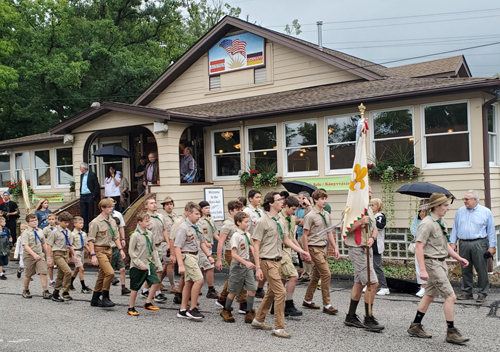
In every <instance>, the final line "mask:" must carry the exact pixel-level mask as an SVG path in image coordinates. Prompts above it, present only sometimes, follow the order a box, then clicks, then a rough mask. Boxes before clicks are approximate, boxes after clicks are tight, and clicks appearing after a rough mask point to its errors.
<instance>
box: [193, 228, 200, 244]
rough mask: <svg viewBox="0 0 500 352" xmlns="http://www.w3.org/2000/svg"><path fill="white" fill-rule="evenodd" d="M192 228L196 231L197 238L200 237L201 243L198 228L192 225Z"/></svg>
mask: <svg viewBox="0 0 500 352" xmlns="http://www.w3.org/2000/svg"><path fill="white" fill-rule="evenodd" d="M191 227H192V228H193V229H194V230H195V231H196V237H198V241H201V239H200V236H199V235H198V233H199V234H200V235H201V232H200V230H198V226H196V225H191Z"/></svg>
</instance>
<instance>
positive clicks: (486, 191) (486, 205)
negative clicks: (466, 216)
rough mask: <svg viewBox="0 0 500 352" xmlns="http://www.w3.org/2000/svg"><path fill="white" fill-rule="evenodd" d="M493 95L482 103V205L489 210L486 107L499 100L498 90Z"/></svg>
mask: <svg viewBox="0 0 500 352" xmlns="http://www.w3.org/2000/svg"><path fill="white" fill-rule="evenodd" d="M494 94H495V97H494V98H493V99H490V100H488V101H487V102H485V103H484V104H483V168H484V206H485V207H487V208H488V209H490V210H491V176H490V145H489V144H490V140H489V137H488V109H489V108H490V106H491V105H493V104H494V103H496V102H497V101H499V100H500V90H496V91H495V93H494Z"/></svg>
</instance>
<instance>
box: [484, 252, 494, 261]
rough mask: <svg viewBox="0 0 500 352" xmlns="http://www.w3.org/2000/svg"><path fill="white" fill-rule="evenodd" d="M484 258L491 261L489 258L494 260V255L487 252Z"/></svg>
mask: <svg viewBox="0 0 500 352" xmlns="http://www.w3.org/2000/svg"><path fill="white" fill-rule="evenodd" d="M484 257H485V258H486V259H489V258H493V255H492V254H491V253H490V252H486V253H484Z"/></svg>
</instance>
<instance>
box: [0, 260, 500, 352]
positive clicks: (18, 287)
mask: <svg viewBox="0 0 500 352" xmlns="http://www.w3.org/2000/svg"><path fill="white" fill-rule="evenodd" d="M14 265H15V264H11V265H9V266H7V267H6V268H5V270H6V275H7V277H8V280H5V281H0V317H1V321H2V324H1V328H0V351H36V352H42V351H51V352H52V351H125V350H130V351H145V350H150V351H160V350H161V351H165V350H167V351H172V350H174V349H175V350H177V351H207V350H216V351H242V352H244V351H285V350H292V349H293V350H306V351H326V350H337V351H346V352H348V351H367V350H374V351H398V352H404V351H431V350H439V351H456V350H457V349H459V348H461V347H459V346H453V345H450V344H447V343H446V342H444V338H445V335H446V323H445V321H444V316H443V312H442V306H443V305H442V302H443V300H442V299H438V300H437V301H436V303H434V304H433V305H431V307H430V309H429V311H428V313H427V314H426V316H425V318H424V321H423V324H424V326H425V328H426V330H427V332H428V333H431V334H432V335H433V336H434V337H433V338H432V339H417V338H411V337H409V336H408V334H407V333H406V329H407V328H408V326H409V325H410V322H411V321H412V320H413V318H414V316H415V312H416V307H417V304H418V302H419V299H418V298H417V297H415V296H411V295H408V294H399V293H394V292H392V293H391V294H390V295H388V296H382V297H379V296H377V298H376V300H375V305H374V315H375V316H376V317H377V318H378V320H379V322H380V323H381V324H384V325H385V326H386V329H385V330H384V332H382V333H371V332H367V331H364V330H360V329H355V328H349V327H347V326H345V325H344V324H343V320H344V317H345V313H346V312H347V309H348V305H349V299H350V298H349V297H350V296H349V293H350V288H351V286H352V282H350V281H333V282H332V284H331V297H332V305H333V306H334V307H336V308H338V309H339V315H338V316H329V315H326V314H323V313H322V312H321V311H314V310H306V309H302V308H300V305H301V301H302V298H303V297H304V294H305V291H306V286H305V285H299V286H298V287H297V289H296V292H295V304H296V306H297V307H298V308H299V309H301V310H303V312H304V315H303V316H302V317H300V318H287V320H286V330H287V331H288V332H289V333H291V334H292V338H291V339H279V338H276V337H274V336H271V334H270V332H268V331H260V330H254V329H252V328H251V327H250V326H249V324H245V323H244V319H243V316H242V315H238V316H237V317H236V323H235V324H227V323H224V322H223V321H222V318H221V317H220V316H219V312H220V310H219V309H218V308H217V307H216V306H215V302H214V300H213V299H207V298H205V297H204V296H202V297H200V304H201V307H200V310H201V312H202V313H203V314H205V319H204V320H203V321H196V322H195V321H191V320H183V319H178V318H177V317H176V312H177V309H178V308H179V306H178V305H175V304H173V303H172V298H173V295H170V294H168V295H167V296H168V301H167V302H166V303H165V304H157V305H158V306H160V307H161V308H162V309H161V310H159V311H157V312H151V311H144V310H143V309H142V307H141V306H142V305H143V304H144V300H143V299H142V298H138V299H137V303H136V308H137V310H138V311H139V312H140V316H138V317H131V316H128V315H127V314H126V311H127V307H128V299H129V298H128V296H121V295H120V287H115V286H113V287H112V289H111V299H112V300H113V301H114V302H115V303H116V306H115V307H114V308H107V309H103V308H96V307H90V305H89V301H90V298H91V295H86V294H83V293H80V292H79V287H80V285H79V282H78V281H76V282H75V283H76V286H77V291H73V292H72V295H73V297H74V300H73V301H69V302H64V303H56V302H52V301H50V300H43V299H42V297H41V288H40V283H39V280H38V278H35V280H34V281H33V282H32V284H31V293H32V295H33V298H32V299H23V298H22V295H21V293H22V280H21V279H17V277H16V275H15V267H14ZM226 275H227V274H225V273H217V274H216V275H215V279H216V288H217V289H218V290H220V289H221V288H222V285H223V283H224V280H225V279H226ZM85 277H86V283H87V285H88V286H89V287H93V284H94V283H95V280H96V278H97V272H96V271H87V272H86V274H85ZM165 281H167V280H165ZM127 283H128V277H127ZM165 285H166V286H168V284H167V283H166V284H165ZM202 292H203V293H204V294H206V292H207V288H206V286H204V287H203V290H202ZM314 301H315V303H316V304H318V305H320V304H321V293H320V291H317V292H316V294H315V297H314ZM259 304H260V300H259V299H257V300H256V306H257V307H258V305H259ZM499 305H500V290H499V289H493V290H492V291H491V292H490V295H489V296H488V299H487V301H486V302H485V303H484V304H482V305H481V304H477V303H475V301H466V302H465V303H462V302H459V303H457V304H456V306H455V314H456V319H455V321H456V324H455V325H456V326H457V327H458V328H459V329H460V330H461V331H462V333H463V334H464V335H467V336H468V337H470V339H471V341H470V342H469V343H468V347H469V348H470V349H471V350H472V351H483V350H484V351H486V350H488V351H500V337H498V329H499V328H500V320H499V318H500V312H497V308H498V307H499ZM234 306H236V303H235V304H234ZM362 309H364V307H363V303H362V302H361V304H360V307H359V308H358V313H359V315H360V316H363V315H364V312H363V310H362ZM266 322H267V323H268V324H272V323H273V321H272V316H268V318H267V320H266Z"/></svg>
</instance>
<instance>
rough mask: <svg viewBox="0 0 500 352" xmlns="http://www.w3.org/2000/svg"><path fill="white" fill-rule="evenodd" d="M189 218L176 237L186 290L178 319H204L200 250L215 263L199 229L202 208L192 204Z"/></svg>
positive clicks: (176, 247)
mask: <svg viewBox="0 0 500 352" xmlns="http://www.w3.org/2000/svg"><path fill="white" fill-rule="evenodd" d="M188 212H189V214H188V217H187V219H186V221H185V222H183V223H182V224H181V225H180V226H179V230H178V231H177V235H176V237H175V244H174V246H175V257H176V258H178V259H179V261H178V265H179V273H180V274H184V289H183V292H182V303H181V309H179V312H178V313H177V317H178V318H191V319H197V320H198V319H203V318H204V316H203V314H201V313H200V312H199V311H198V308H197V306H198V296H199V294H200V290H201V286H202V285H203V274H202V273H201V270H200V267H199V265H198V262H199V258H198V249H199V248H201V250H202V251H203V252H204V253H205V254H206V256H207V257H208V260H209V262H210V263H211V264H213V263H214V259H213V258H212V256H211V254H210V251H209V250H208V247H207V241H206V240H205V237H204V236H203V233H202V232H201V231H200V229H199V227H198V220H200V217H201V209H200V206H199V205H198V204H196V203H192V204H190V205H189V207H188ZM190 295H191V306H190V309H189V310H187V306H188V300H189V296H190Z"/></svg>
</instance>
